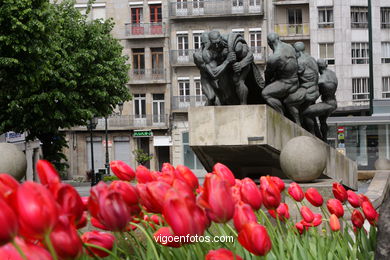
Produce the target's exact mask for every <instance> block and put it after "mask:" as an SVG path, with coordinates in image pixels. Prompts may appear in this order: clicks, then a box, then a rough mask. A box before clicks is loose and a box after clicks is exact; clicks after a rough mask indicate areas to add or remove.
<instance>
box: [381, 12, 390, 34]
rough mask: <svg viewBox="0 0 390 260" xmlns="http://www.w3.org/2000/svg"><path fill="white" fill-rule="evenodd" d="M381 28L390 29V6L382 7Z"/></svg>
mask: <svg viewBox="0 0 390 260" xmlns="http://www.w3.org/2000/svg"><path fill="white" fill-rule="evenodd" d="M381 28H386V29H390V7H381Z"/></svg>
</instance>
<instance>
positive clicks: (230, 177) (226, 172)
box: [213, 163, 236, 186]
mask: <svg viewBox="0 0 390 260" xmlns="http://www.w3.org/2000/svg"><path fill="white" fill-rule="evenodd" d="M213 173H214V174H216V175H218V176H219V177H221V178H222V179H224V180H226V181H227V182H228V183H229V184H230V185H231V186H234V185H235V183H236V181H235V178H234V174H233V173H232V171H231V170H230V169H229V168H228V167H227V166H226V165H223V164H222V163H217V164H215V165H214V167H213Z"/></svg>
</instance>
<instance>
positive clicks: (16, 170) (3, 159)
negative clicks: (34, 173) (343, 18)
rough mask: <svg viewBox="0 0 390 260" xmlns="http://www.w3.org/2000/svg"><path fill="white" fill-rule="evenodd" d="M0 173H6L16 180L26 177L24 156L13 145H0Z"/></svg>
mask: <svg viewBox="0 0 390 260" xmlns="http://www.w3.org/2000/svg"><path fill="white" fill-rule="evenodd" d="M0 154H1V156H0V173H8V174H10V175H12V177H14V178H15V179H17V180H21V179H22V178H23V177H24V176H25V175H26V169H27V160H26V155H25V154H24V153H23V152H22V151H19V149H18V148H17V147H16V145H14V144H9V143H0Z"/></svg>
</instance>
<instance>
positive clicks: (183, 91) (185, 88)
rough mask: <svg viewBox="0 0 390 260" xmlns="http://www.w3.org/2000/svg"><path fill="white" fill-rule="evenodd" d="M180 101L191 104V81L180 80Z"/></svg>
mask: <svg viewBox="0 0 390 260" xmlns="http://www.w3.org/2000/svg"><path fill="white" fill-rule="evenodd" d="M179 101H180V102H190V80H179Z"/></svg>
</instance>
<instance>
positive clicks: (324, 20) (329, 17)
mask: <svg viewBox="0 0 390 260" xmlns="http://www.w3.org/2000/svg"><path fill="white" fill-rule="evenodd" d="M318 28H333V7H318Z"/></svg>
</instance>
